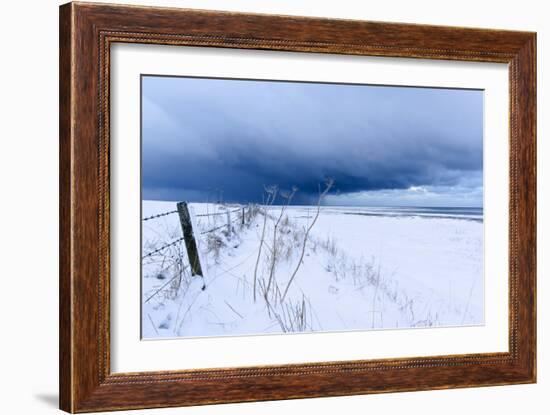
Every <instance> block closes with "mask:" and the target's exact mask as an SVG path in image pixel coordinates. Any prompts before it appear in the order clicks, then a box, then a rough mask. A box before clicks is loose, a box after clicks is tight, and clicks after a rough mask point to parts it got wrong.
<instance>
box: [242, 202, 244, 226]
mask: <svg viewBox="0 0 550 415" xmlns="http://www.w3.org/2000/svg"><path fill="white" fill-rule="evenodd" d="M241 223H242V224H243V225H244V206H243V217H242V222H241Z"/></svg>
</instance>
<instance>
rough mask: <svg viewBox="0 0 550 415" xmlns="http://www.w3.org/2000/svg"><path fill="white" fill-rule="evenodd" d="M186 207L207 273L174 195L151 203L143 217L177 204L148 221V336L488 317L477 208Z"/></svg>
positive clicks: (455, 322)
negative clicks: (196, 263) (197, 271)
mask: <svg viewBox="0 0 550 415" xmlns="http://www.w3.org/2000/svg"><path fill="white" fill-rule="evenodd" d="M189 207H190V212H191V213H192V216H193V231H194V234H195V239H196V241H197V244H198V248H199V253H200V261H201V266H202V268H203V274H204V275H203V276H198V275H194V276H193V275H191V272H190V271H191V270H190V267H189V260H188V259H187V251H186V247H185V243H184V242H183V240H181V238H182V229H181V225H180V219H179V216H178V214H177V213H174V211H175V210H176V203H175V202H158V201H143V205H142V210H143V211H142V215H143V217H144V218H148V217H151V216H154V215H158V214H162V213H166V212H173V213H170V214H167V215H164V216H159V217H158V218H154V219H151V220H147V221H144V222H142V224H143V229H142V230H143V231H142V257H143V259H142V266H143V267H142V268H143V269H142V336H143V338H168V337H194V336H220V335H242V334H247V335H251V334H267V333H290V332H311V331H342V330H373V329H396V328H416V327H436V326H461V325H479V324H483V322H484V321H483V297H484V290H483V222H482V213H481V212H480V211H478V210H475V209H454V210H453V209H450V210H448V211H445V210H432V209H417V208H415V209H407V208H392V209H388V208H358V207H351V208H350V207H331V206H323V207H321V208H320V211H319V216H318V219H317V220H316V221H315V216H316V213H317V208H316V207H315V206H310V207H305V206H288V207H286V208H284V207H282V206H269V207H268V208H266V209H263V208H262V207H259V206H254V205H251V206H241V205H227V206H224V205H216V204H205V203H196V204H195V203H191V204H190V205H189ZM227 211H229V212H230V214H229V222H230V223H231V225H230V226H228V225H227V223H228V217H227V214H226V213H225V212H227ZM243 212H244V221H243ZM266 212H267V213H266ZM214 213H215V215H212V214H214ZM205 215H207V216H205ZM243 222H244V223H243ZM312 223H313V226H311V231H310V232H309V233H308V232H307V229H308V228H309V227H310V225H312ZM173 241H176V242H175V243H174V244H173V245H170V246H169V247H166V248H163V247H165V246H166V245H168V244H170V243H172V242H173ZM160 248H163V249H160ZM159 249H160V250H159ZM157 250H159V251H158V252H156V251H157ZM255 294H256V295H255Z"/></svg>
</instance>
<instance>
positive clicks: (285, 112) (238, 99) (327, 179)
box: [60, 3, 536, 412]
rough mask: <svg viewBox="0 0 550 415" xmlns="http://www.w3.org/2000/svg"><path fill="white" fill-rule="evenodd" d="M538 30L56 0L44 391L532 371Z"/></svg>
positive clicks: (325, 390) (247, 391) (442, 381)
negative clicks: (52, 286) (54, 199)
mask: <svg viewBox="0 0 550 415" xmlns="http://www.w3.org/2000/svg"><path fill="white" fill-rule="evenodd" d="M535 62H536V35H535V33H529V32H513V31H504V30H489V29H471V28H470V29H467V28H456V27H440V26H425V25H410V24H401V23H399V24H397V23H381V22H367V21H351V20H330V19H318V18H304V17H289V16H272V15H259V14H258V15H253V14H239V13H226V12H213V11H199V10H186V9H170V8H155V7H135V6H120V5H106V4H86V3H69V4H66V5H63V6H61V8H60V223H61V225H60V407H61V409H63V410H65V411H68V412H91V411H106V410H121V409H137V408H153V407H171V406H185V405H201V404H208V403H224V402H245V401H259V400H271V399H291V398H305V397H318V396H342V395H353V394H367V393H378V392H399V391H412V390H426V389H442V388H458V387H472V386H489V385H507V384H519V383H531V382H535V381H536V320H535V319H536V305H535V298H536V275H535V269H536V268H535V261H536V171H535V167H536V162H535V160H536V108H535V102H536V73H535V68H536V65H535Z"/></svg>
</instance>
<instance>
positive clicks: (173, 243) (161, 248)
mask: <svg viewBox="0 0 550 415" xmlns="http://www.w3.org/2000/svg"><path fill="white" fill-rule="evenodd" d="M181 241H183V236H182V237H181V238H178V239H176V240H175V241H172V242H170V243H169V244H166V245H164V246H161V247H160V248H158V249H155V250H154V251H152V252H149V253H148V254H146V255H144V256H142V257H141V259H145V258H147V257H150V256H152V255H155V254H157V253H159V252H160V251H162V250H164V249H166V248H169V247H171V246H173V245H175V244H177V243H178V242H181Z"/></svg>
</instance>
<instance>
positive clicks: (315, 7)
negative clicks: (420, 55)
mask: <svg viewBox="0 0 550 415" xmlns="http://www.w3.org/2000/svg"><path fill="white" fill-rule="evenodd" d="M131 3H134V4H147V5H169V6H181V7H191V8H204V9H219V10H232V11H249V12H261V13H277V14H292V15H311V16H325V17H339V18H353V19H368V20H382V21H394V22H409V23H430V24H441V25H455V26H474V27H490V28H500V29H517V30H531V31H537V32H538V115H539V116H538V138H539V144H538V183H539V185H538V187H539V193H538V198H539V204H538V212H539V218H538V223H539V226H538V254H539V259H538V275H539V286H538V293H539V294H538V298H539V302H538V303H539V305H538V307H539V308H538V311H539V324H538V325H539V332H538V337H539V343H538V347H539V363H538V371H539V383H538V384H536V385H522V386H507V387H491V388H474V389H457V390H447V391H430V392H413V393H399V394H387V395H370V396H357V397H346V398H322V399H307V400H297V401H278V402H268V403H253V404H238V405H218V406H206V407H197V408H176V409H165V410H155V411H141V412H133V413H136V414H137V413H157V414H159V415H160V414H176V413H177V414H182V415H185V414H203V415H205V414H239V415H246V414H257V413H263V414H279V413H287V414H290V413H346V414H348V413H349V414H359V413H361V414H363V413H371V414H382V413H383V414H396V413H407V414H417V413H423V414H441V413H444V414H446V415H448V414H463V413H464V412H474V413H482V412H481V411H490V412H491V413H499V414H517V413H522V412H523V413H533V414H539V413H547V412H546V411H548V405H549V404H550V398H549V392H550V356H549V354H550V343H549V340H548V329H546V330H545V329H544V327H548V326H549V323H550V308H549V307H548V301H544V300H543V299H544V296H545V293H546V292H547V290H548V286H549V284H548V282H547V281H545V275H546V274H548V272H550V263H549V260H548V255H546V256H545V255H544V254H545V252H546V253H547V252H549V250H550V235H549V234H548V232H550V227H549V223H548V214H547V213H545V212H549V211H550V190H549V189H548V186H547V183H548V181H549V179H550V145H549V143H548V141H547V140H545V139H546V138H548V133H549V129H550V126H549V121H548V119H547V118H545V117H544V114H547V113H548V105H547V102H548V100H549V99H550V88H549V86H548V83H544V78H545V77H546V78H547V79H548V77H549V76H550V72H549V73H548V74H546V75H545V73H544V70H545V69H546V68H547V67H548V64H549V59H550V40H548V39H550V25H548V21H550V13H549V12H548V10H546V3H547V2H543V1H535V0H522V1H521V2H518V1H507V0H506V1H505V0H500V1H495V0H493V1H486V2H483V1H479V0H461V1H459V2H442V1H437V0H433V1H422V0H415V1H407V0H396V1H386V2H379V1H377V2H359V1H356V0H355V1H354V0H338V1H326V0H318V1H314V0H311V1H309V0H308V1H306V0H302V1H298V0H294V1H293V0H278V1H277V0H262V1H247V0H232V1H231V2H227V1H223V0H203V1H198V0H193V1H175V0H173V1H158V0H156V1H155V0H149V1H143V0H142V1H139V0H133V1H131ZM59 4H60V2H59V1H57V0H27V1H24V2H23V1H21V2H15V1H14V2H5V3H4V4H3V5H2V15H1V16H2V19H1V24H0V30H1V34H2V37H1V39H2V42H1V48H2V52H3V53H2V55H1V56H2V64H1V65H0V71H1V75H2V76H1V77H0V107H1V108H0V127H1V129H0V137H1V139H2V142H1V145H2V147H1V150H0V169H1V170H0V171H1V174H0V178H1V186H0V189H1V193H0V194H1V196H0V238H1V239H0V241H1V245H0V258H1V274H0V281H1V282H0V293H1V295H0V323H1V324H0V333H1V339H2V340H1V342H0V383H1V384H2V387H1V388H0V390H1V393H0V396H1V397H2V398H1V399H0V412H2V413H9V414H19V413H21V414H23V413H25V414H26V413H29V414H43V413H46V414H47V413H56V411H57V409H56V408H57V381H58V373H57V335H58V329H57V304H58V302H57V292H58V284H57V269H58V268H57V256H58V249H57V244H58V230H57V229H58V225H57V212H58V210H57V209H58V203H57V198H58V184H57V183H58V180H57V177H58V139H57V133H58V109H57V106H58V96H57V88H58V63H57V56H58V52H57V48H58V28H57V24H58V15H57V14H58V10H57V6H58V5H59ZM6 283H7V284H6Z"/></svg>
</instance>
